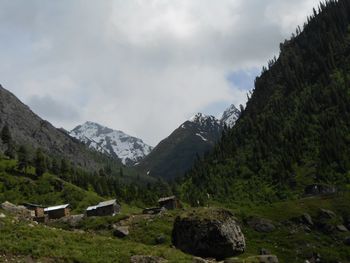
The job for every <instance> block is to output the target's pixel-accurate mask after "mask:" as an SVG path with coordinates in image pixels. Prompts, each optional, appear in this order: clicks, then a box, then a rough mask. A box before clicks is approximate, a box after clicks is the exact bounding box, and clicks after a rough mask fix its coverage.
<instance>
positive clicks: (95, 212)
mask: <svg viewBox="0 0 350 263" xmlns="http://www.w3.org/2000/svg"><path fill="white" fill-rule="evenodd" d="M119 212H120V205H119V204H118V202H117V200H115V199H113V200H109V201H104V202H100V203H99V204H98V205H95V206H89V207H88V208H87V209H86V216H115V215H116V214H118V213H119Z"/></svg>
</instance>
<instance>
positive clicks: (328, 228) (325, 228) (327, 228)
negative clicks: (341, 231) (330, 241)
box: [321, 223, 335, 234]
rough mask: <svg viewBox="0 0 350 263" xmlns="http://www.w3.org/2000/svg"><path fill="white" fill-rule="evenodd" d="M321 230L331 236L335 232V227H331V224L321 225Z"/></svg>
mask: <svg viewBox="0 0 350 263" xmlns="http://www.w3.org/2000/svg"><path fill="white" fill-rule="evenodd" d="M321 230H322V231H323V232H325V233H328V234H331V233H333V232H334V231H335V226H333V225H331V224H327V223H326V224H322V225H321Z"/></svg>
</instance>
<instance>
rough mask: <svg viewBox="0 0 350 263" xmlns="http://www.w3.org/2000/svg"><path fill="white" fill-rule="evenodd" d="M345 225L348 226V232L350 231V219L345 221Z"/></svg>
mask: <svg viewBox="0 0 350 263" xmlns="http://www.w3.org/2000/svg"><path fill="white" fill-rule="evenodd" d="M344 225H345V226H346V228H347V229H348V230H350V218H347V219H345V220H344Z"/></svg>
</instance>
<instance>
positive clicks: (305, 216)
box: [301, 213, 314, 226]
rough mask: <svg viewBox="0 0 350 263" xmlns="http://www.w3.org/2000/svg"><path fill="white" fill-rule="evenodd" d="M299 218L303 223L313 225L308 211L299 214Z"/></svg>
mask: <svg viewBox="0 0 350 263" xmlns="http://www.w3.org/2000/svg"><path fill="white" fill-rule="evenodd" d="M301 219H302V221H303V223H304V224H307V225H309V226H313V225H314V222H313V221H312V217H311V216H310V215H309V214H308V213H304V214H303V215H302V216H301Z"/></svg>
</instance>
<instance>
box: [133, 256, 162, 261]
mask: <svg viewBox="0 0 350 263" xmlns="http://www.w3.org/2000/svg"><path fill="white" fill-rule="evenodd" d="M166 262H168V260H166V259H164V258H160V257H155V256H132V257H131V259H130V263H166Z"/></svg>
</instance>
